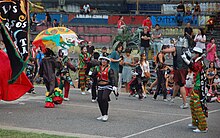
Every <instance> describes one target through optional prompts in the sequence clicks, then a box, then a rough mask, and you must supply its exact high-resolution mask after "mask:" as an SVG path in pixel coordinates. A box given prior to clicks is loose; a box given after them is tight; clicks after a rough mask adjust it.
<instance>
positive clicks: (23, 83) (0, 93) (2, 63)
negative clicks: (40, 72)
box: [0, 50, 33, 101]
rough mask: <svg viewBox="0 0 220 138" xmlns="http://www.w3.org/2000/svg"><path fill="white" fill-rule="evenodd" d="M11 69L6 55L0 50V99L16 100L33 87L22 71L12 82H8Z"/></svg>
mask: <svg viewBox="0 0 220 138" xmlns="http://www.w3.org/2000/svg"><path fill="white" fill-rule="evenodd" d="M11 71H12V70H11V66H10V61H9V58H8V55H7V54H6V53H5V52H3V51H2V50H0V100H4V101H13V100H16V99H18V98H20V97H21V96H22V95H24V94H25V93H26V92H27V91H29V90H30V89H31V88H33V86H32V84H31V82H30V81H29V79H28V78H27V76H26V75H25V74H24V72H22V73H21V75H19V77H18V79H17V80H16V81H15V82H14V83H13V84H9V83H8V80H9V79H10V78H11Z"/></svg>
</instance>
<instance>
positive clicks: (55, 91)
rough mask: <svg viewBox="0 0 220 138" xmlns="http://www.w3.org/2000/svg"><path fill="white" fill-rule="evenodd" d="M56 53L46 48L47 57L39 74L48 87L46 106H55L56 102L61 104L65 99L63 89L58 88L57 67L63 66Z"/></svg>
mask: <svg viewBox="0 0 220 138" xmlns="http://www.w3.org/2000/svg"><path fill="white" fill-rule="evenodd" d="M54 56H55V54H54V53H53V51H52V50H51V49H49V48H47V49H46V52H45V57H44V59H43V60H42V63H41V66H40V70H39V75H40V76H41V77H43V79H44V83H45V86H46V88H47V92H46V94H45V95H46V100H45V102H46V103H45V107H46V108H54V104H61V103H62V101H63V94H62V91H61V90H60V89H59V88H58V83H57V80H56V75H55V69H56V68H58V69H59V68H60V67H61V63H60V61H56V59H55V58H54Z"/></svg>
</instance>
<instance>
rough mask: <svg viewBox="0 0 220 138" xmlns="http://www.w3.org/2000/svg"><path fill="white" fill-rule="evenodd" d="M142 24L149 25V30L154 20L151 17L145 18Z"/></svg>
mask: <svg viewBox="0 0 220 138" xmlns="http://www.w3.org/2000/svg"><path fill="white" fill-rule="evenodd" d="M142 26H147V27H148V28H149V30H151V27H152V22H151V20H150V19H145V20H144V21H143V23H142Z"/></svg>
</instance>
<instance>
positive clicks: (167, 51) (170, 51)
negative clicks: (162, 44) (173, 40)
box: [162, 47, 176, 53]
mask: <svg viewBox="0 0 220 138" xmlns="http://www.w3.org/2000/svg"><path fill="white" fill-rule="evenodd" d="M175 51H176V48H175V47H171V48H166V49H164V50H162V52H163V53H173V52H175Z"/></svg>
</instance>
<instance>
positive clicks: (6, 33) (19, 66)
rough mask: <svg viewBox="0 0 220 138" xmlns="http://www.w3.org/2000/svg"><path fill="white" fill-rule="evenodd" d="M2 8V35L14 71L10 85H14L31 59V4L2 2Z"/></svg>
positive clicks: (24, 1) (1, 0) (5, 0)
mask: <svg viewBox="0 0 220 138" xmlns="http://www.w3.org/2000/svg"><path fill="white" fill-rule="evenodd" d="M0 7H1V8H0V24H1V33H2V38H3V42H4V43H5V46H6V50H7V54H8V57H9V60H10V65H11V70H12V72H11V77H10V80H9V83H13V82H15V81H16V79H17V78H18V77H19V75H20V74H21V73H22V72H23V70H24V68H25V65H26V62H27V60H28V58H29V44H30V43H29V27H28V26H29V3H28V0H0Z"/></svg>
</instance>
